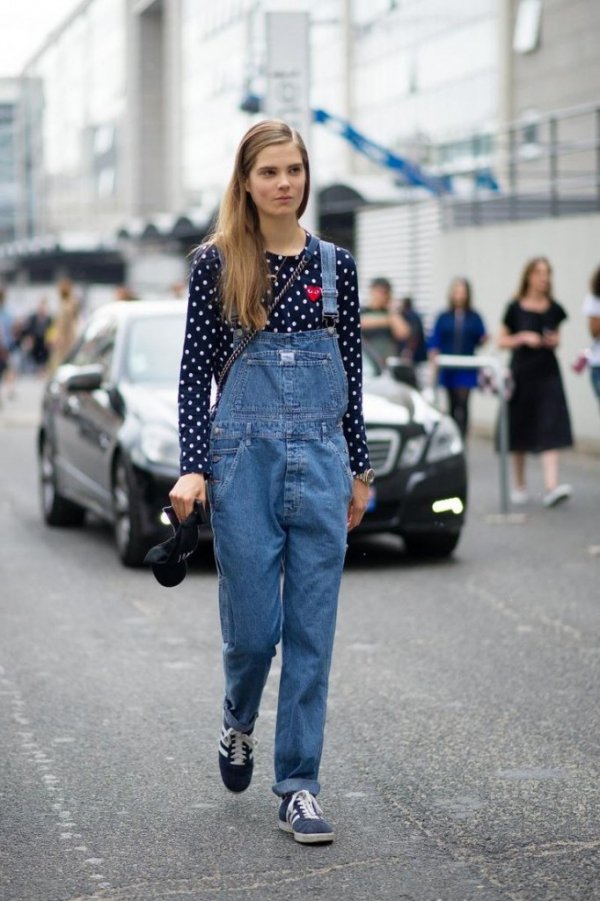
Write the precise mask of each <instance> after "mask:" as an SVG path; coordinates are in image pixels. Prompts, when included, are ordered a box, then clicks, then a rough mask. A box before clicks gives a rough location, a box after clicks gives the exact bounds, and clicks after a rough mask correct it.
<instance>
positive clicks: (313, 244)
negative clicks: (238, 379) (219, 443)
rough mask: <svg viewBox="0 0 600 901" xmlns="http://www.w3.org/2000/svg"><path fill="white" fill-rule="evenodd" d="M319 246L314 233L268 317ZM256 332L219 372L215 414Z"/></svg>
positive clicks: (243, 339) (243, 340) (242, 341)
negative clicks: (228, 381) (232, 374)
mask: <svg viewBox="0 0 600 901" xmlns="http://www.w3.org/2000/svg"><path fill="white" fill-rule="evenodd" d="M318 247H319V239H318V238H316V237H315V236H314V235H311V236H310V240H309V242H308V245H307V246H306V248H305V250H304V253H303V254H302V258H301V260H300V262H299V263H298V265H297V266H296V268H295V269H294V271H293V272H292V274H291V275H290V277H289V279H288V280H287V282H286V283H285V285H284V286H283V288H282V289H281V291H279V292H278V293H277V296H276V297H274V298H273V299H272V300H271V302H270V304H269V306H268V308H267V319H268V318H269V316H270V315H271V313H272V312H273V310H274V309H275V307H276V306H277V304H278V303H279V301H280V300H281V298H282V297H283V295H284V294H285V292H286V291H287V290H288V289H289V288H290V287H291V286H292V285H293V283H294V282H295V281H296V279H297V278H298V276H299V275H300V273H301V272H302V271H303V270H304V269H305V268H306V266H307V265H308V263H309V262H310V260H311V258H312V257H313V256H314V254H315V252H316V250H317V248H318ZM218 253H219V259H220V260H221V266H223V265H224V260H223V256H222V254H221V251H218ZM256 334H257V330H256V329H250V330H249V331H247V332H246V333H245V334H244V335H243V336H242V337H241V338H240V340H239V342H238V343H237V344H236V346H235V348H234V350H233V352H232V353H231V354H230V356H229V357H228V359H227V362H226V363H225V365H224V366H223V368H222V370H221V372H220V373H219V378H218V380H217V396H216V399H215V402H214V405H213V407H212V412H213V414H214V411H215V410H216V409H217V406H218V404H219V401H220V400H221V395H222V394H223V388H224V387H225V381H226V379H227V375H228V374H229V371H230V369H231V367H232V366H233V364H234V363H235V361H236V360H238V359H239V358H240V357H241V355H242V354H243V353H244V351H245V350H246V348H247V347H248V345H249V344H250V342H251V341H252V339H253V338H254V337H255V336H256Z"/></svg>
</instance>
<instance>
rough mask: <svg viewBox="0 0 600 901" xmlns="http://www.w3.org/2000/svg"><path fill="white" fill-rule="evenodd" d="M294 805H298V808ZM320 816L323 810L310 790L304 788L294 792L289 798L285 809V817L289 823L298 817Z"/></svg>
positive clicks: (320, 817) (306, 818) (311, 817)
mask: <svg viewBox="0 0 600 901" xmlns="http://www.w3.org/2000/svg"><path fill="white" fill-rule="evenodd" d="M296 805H298V810H296ZM322 817H323V811H322V810H321V808H320V807H319V805H318V804H317V802H316V799H315V798H314V796H313V795H311V793H310V792H308V791H306V790H302V791H299V792H294V794H293V795H292V797H291V798H290V803H289V804H288V809H287V818H288V822H289V823H290V824H293V822H294V820H297V819H298V818H302V819H304V820H320V819H322Z"/></svg>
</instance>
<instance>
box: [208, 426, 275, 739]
mask: <svg viewBox="0 0 600 901" xmlns="http://www.w3.org/2000/svg"><path fill="white" fill-rule="evenodd" d="M261 443H262V444H263V445H264V444H265V442H261ZM266 444H267V445H268V446H270V447H271V450H272V451H273V456H276V448H275V443H274V442H267V443H266ZM262 450H263V451H264V447H263V448H262ZM265 457H266V458H265ZM273 462H274V461H273V460H271V459H270V455H269V454H268V453H267V454H265V453H262V454H261V448H259V447H257V446H256V445H254V446H253V447H249V448H247V449H245V451H244V453H243V456H242V458H241V459H240V462H239V463H238V467H237V471H236V475H235V479H234V480H233V483H232V487H231V489H230V490H228V492H227V495H226V496H225V497H220V498H218V499H217V500H216V502H215V504H214V506H213V510H212V525H213V532H214V545H215V556H216V559H217V566H218V569H219V611H220V617H221V630H222V636H223V667H224V672H225V701H224V710H225V717H224V718H225V722H226V724H227V725H228V726H231V727H233V728H234V729H238V730H240V731H242V732H247V731H249V729H251V728H252V726H253V725H254V721H255V720H256V717H257V716H258V710H259V706H260V700H261V697H262V692H263V689H264V686H265V683H266V680H267V677H268V675H269V670H270V668H271V662H272V659H273V657H274V655H275V649H276V645H277V644H278V642H279V640H280V637H281V561H282V553H283V546H284V541H285V531H284V530H283V529H282V528H281V525H280V524H279V522H278V520H277V516H276V506H277V491H273V487H275V488H276V489H277V486H278V484H281V481H282V480H281V478H279V479H277V478H276V477H275V478H273V476H274V470H275V467H274V466H273V465H272V464H273ZM270 463H271V465H269V464H270ZM261 464H262V465H261ZM267 483H268V484H267Z"/></svg>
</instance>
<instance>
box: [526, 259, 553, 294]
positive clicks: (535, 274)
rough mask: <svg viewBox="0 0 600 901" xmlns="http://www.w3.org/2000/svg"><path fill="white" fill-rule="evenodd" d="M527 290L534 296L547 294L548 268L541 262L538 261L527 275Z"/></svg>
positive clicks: (548, 283)
mask: <svg viewBox="0 0 600 901" xmlns="http://www.w3.org/2000/svg"><path fill="white" fill-rule="evenodd" d="M528 287H529V290H530V291H534V292H535V293H536V294H547V293H548V291H549V289H550V267H549V266H548V264H547V263H545V262H544V261H543V260H538V262H537V263H536V264H535V266H534V267H533V269H532V270H531V272H530V273H529V285H528Z"/></svg>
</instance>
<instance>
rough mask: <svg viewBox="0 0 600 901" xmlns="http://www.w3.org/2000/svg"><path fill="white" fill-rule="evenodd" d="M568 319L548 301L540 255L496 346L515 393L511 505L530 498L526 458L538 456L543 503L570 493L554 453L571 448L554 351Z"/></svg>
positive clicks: (547, 275) (546, 271) (547, 276)
mask: <svg viewBox="0 0 600 901" xmlns="http://www.w3.org/2000/svg"><path fill="white" fill-rule="evenodd" d="M566 318H567V314H566V313H565V311H564V309H563V308H562V306H561V305H560V304H559V303H557V301H556V300H554V299H553V297H552V269H551V267H550V263H549V262H548V260H547V259H545V258H544V257H536V258H535V259H533V260H530V262H529V263H527V265H526V266H525V269H524V270H523V275H522V276H521V284H520V286H519V290H518V292H517V296H516V297H515V299H514V300H512V301H511V302H510V303H509V305H508V307H507V308H506V312H505V314H504V318H503V320H502V327H501V333H500V342H499V343H500V347H502V348H506V349H510V350H512V358H511V371H512V375H513V379H514V392H513V395H512V397H511V400H510V402H509V422H510V450H511V452H512V457H513V468H514V479H515V485H514V490H513V492H512V501H513V503H516V504H523V503H526V502H527V501H528V500H529V495H528V492H527V486H526V482H525V459H526V454H528V453H533V454H538V453H539V454H541V455H542V467H543V472H544V488H545V494H544V505H545V506H547V507H553V506H554V505H555V504H557V503H559V502H560V501H563V500H565V499H566V498H568V497H569V496H570V494H571V487H570V485H565V484H560V483H559V480H558V451H559V449H560V448H563V447H570V446H571V445H572V444H573V437H572V434H571V421H570V417H569V410H568V407H567V400H566V397H565V392H564V388H563V384H562V378H561V375H560V369H559V366H558V360H557V359H556V354H555V350H556V348H557V347H558V345H559V332H558V330H559V326H560V324H561V323H562V322H563V321H564V320H565V319H566Z"/></svg>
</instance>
